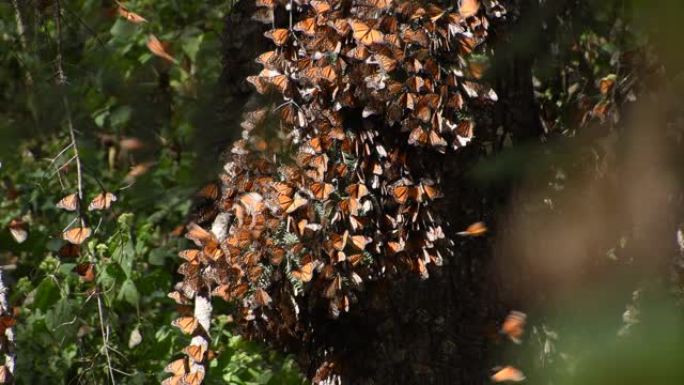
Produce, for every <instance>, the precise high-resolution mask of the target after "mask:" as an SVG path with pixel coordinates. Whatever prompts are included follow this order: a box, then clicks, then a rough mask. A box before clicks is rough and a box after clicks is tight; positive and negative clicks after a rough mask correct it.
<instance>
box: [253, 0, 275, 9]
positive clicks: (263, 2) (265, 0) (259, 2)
mask: <svg viewBox="0 0 684 385" xmlns="http://www.w3.org/2000/svg"><path fill="white" fill-rule="evenodd" d="M276 4H277V1H276V0H256V6H257V7H268V8H274V7H275V6H276Z"/></svg>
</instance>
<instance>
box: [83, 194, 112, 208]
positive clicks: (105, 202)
mask: <svg viewBox="0 0 684 385" xmlns="http://www.w3.org/2000/svg"><path fill="white" fill-rule="evenodd" d="M116 199H117V198H116V195H114V194H112V193H110V192H103V193H100V194H98V195H96V196H95V198H93V200H92V201H91V202H90V204H89V205H88V211H93V210H107V209H109V208H110V207H111V206H112V202H116Z"/></svg>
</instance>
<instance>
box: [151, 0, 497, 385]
mask: <svg viewBox="0 0 684 385" xmlns="http://www.w3.org/2000/svg"><path fill="white" fill-rule="evenodd" d="M256 4H257V12H256V14H255V15H254V19H256V20H259V21H262V22H265V23H268V24H271V25H272V26H273V27H274V28H273V29H271V30H269V31H268V32H267V33H266V37H268V38H269V39H270V40H272V41H273V50H272V51H268V52H265V53H263V54H261V55H260V56H259V57H258V58H257V59H256V60H257V62H258V63H259V64H261V65H262V66H263V70H262V71H261V72H260V73H259V74H258V75H254V76H250V77H248V79H247V81H248V82H250V83H251V84H252V85H253V86H254V87H255V88H256V90H257V92H259V93H260V94H264V95H266V94H271V95H274V94H275V95H278V96H280V97H281V98H282V103H281V104H280V105H278V106H277V107H276V106H269V107H264V108H262V109H258V110H255V111H251V112H248V113H246V114H245V116H244V120H243V122H242V128H243V129H244V130H243V133H242V134H243V135H242V139H241V140H239V141H237V142H236V143H235V144H234V145H233V147H232V150H231V154H230V156H231V159H230V162H229V163H228V164H226V166H225V167H224V173H223V174H222V175H221V185H220V186H219V185H209V186H207V187H205V188H204V189H203V190H202V192H201V195H203V196H215V197H216V199H217V200H218V211H219V212H220V214H219V215H218V217H217V218H216V220H215V221H214V226H212V231H208V230H206V229H205V228H203V227H201V226H199V225H198V224H195V223H192V224H190V225H189V226H188V231H187V234H186V237H187V238H188V239H190V240H191V241H193V242H194V244H195V246H197V248H193V249H188V250H184V251H182V252H180V257H181V258H182V259H183V260H184V262H183V263H182V265H181V266H180V268H179V273H180V274H181V275H183V281H182V282H179V283H178V284H177V285H176V287H175V289H174V291H173V292H172V293H170V294H169V296H170V297H171V298H173V299H174V300H175V301H176V302H177V303H178V304H180V305H187V304H189V303H191V301H192V300H193V298H197V296H204V295H211V296H214V297H219V298H222V299H223V300H225V301H229V302H232V303H234V304H235V305H236V311H235V317H234V318H235V320H236V321H237V323H238V325H239V326H240V327H241V329H240V330H241V332H242V333H243V334H244V335H246V336H248V337H252V338H258V339H268V340H269V341H271V342H274V343H286V341H299V342H300V343H301V341H302V340H304V341H305V340H308V339H310V338H312V334H311V333H313V331H312V329H313V328H312V327H311V325H309V324H307V322H310V321H309V320H310V318H311V317H306V316H303V314H306V313H305V312H307V313H308V312H315V311H324V312H327V313H328V315H329V316H331V317H333V318H336V317H338V316H340V314H342V313H344V312H347V311H349V309H350V307H351V306H352V305H353V303H354V302H355V301H356V299H357V295H358V293H359V292H360V291H361V290H362V288H363V285H364V282H368V281H373V280H377V279H382V278H385V277H391V276H393V275H394V274H399V273H402V274H403V273H407V272H410V273H414V274H416V275H418V276H420V277H421V278H427V277H428V266H429V265H430V264H435V265H439V264H441V263H442V255H441V253H440V249H443V246H442V244H443V243H445V242H447V241H448V240H447V239H446V237H445V234H444V232H443V230H442V227H441V225H440V219H439V217H438V216H437V215H435V213H434V207H433V202H434V201H435V200H436V199H438V198H440V197H441V196H442V193H441V190H440V175H439V172H438V171H436V170H425V168H422V167H421V168H417V167H415V162H414V160H412V159H410V158H411V156H410V154H415V153H416V152H417V151H435V152H437V153H443V152H445V151H447V150H450V149H458V148H460V147H462V146H465V145H466V144H467V143H468V142H469V141H470V139H471V138H472V136H473V129H474V122H473V121H472V118H471V117H470V116H471V115H470V108H472V106H473V105H475V104H478V103H480V104H487V103H492V102H494V101H495V100H496V94H495V93H494V92H493V91H492V90H491V89H490V88H488V87H486V86H485V85H483V84H482V83H480V82H479V79H480V77H481V76H482V72H483V68H482V67H481V65H478V64H476V63H474V62H472V63H471V62H469V60H468V59H469V57H470V56H469V55H471V54H473V53H476V52H479V53H482V52H485V51H484V49H485V47H484V44H483V43H484V42H485V39H486V37H487V30H488V26H489V19H490V18H492V17H494V18H496V17H501V16H502V15H503V14H505V11H504V9H503V8H502V7H501V6H500V5H499V4H498V3H497V1H496V0H489V1H483V2H480V1H479V0H462V1H461V2H460V4H459V5H458V6H448V7H442V6H438V5H436V4H431V3H425V4H424V3H422V2H418V1H413V0H408V1H392V0H351V1H340V0H295V1H281V0H256ZM279 7H282V8H284V9H285V13H286V14H289V15H290V20H289V21H280V20H274V17H275V16H274V15H276V14H282V13H281V12H276V9H277V8H279ZM276 22H286V23H287V24H288V26H287V27H284V28H275V26H276ZM274 121H275V122H276V125H277V126H278V127H277V129H276V130H273V122H274ZM265 137H268V139H269V140H268V141H266V140H264V139H263V138H265ZM428 173H430V174H428ZM219 222H225V227H224V228H223V229H221V227H220V226H217V225H216V224H217V223H219ZM216 229H220V230H219V231H218V232H217V230H216ZM468 231H469V232H468V234H465V232H464V234H462V235H479V234H481V233H483V232H484V231H485V230H484V226H483V225H481V226H479V227H478V229H475V230H472V231H470V230H468ZM471 232H472V233H473V234H471ZM475 233H477V234H475ZM174 324H175V325H176V326H178V327H179V328H180V329H181V330H183V331H184V332H185V333H187V334H190V335H193V336H195V337H197V336H200V335H203V334H205V331H204V330H202V328H201V327H198V322H197V319H195V318H194V317H193V316H188V317H181V318H179V319H178V320H177V321H175V322H174ZM193 341H197V340H196V339H195V338H193ZM188 349H194V350H197V351H196V352H195V351H193V352H189V351H188ZM208 352H209V350H208V349H207V348H206V346H204V345H197V344H195V343H194V342H191V345H190V346H189V347H188V348H187V349H186V352H185V353H186V355H187V357H185V358H181V359H179V360H177V361H174V363H175V364H174V363H172V365H173V367H171V366H172V365H170V366H169V367H168V368H167V371H168V372H169V373H172V377H169V378H167V379H166V380H165V384H185V383H190V384H195V383H199V382H201V380H202V378H203V376H204V371H203V370H202V369H201V368H199V367H198V365H200V366H201V365H202V364H203V363H204V362H206V361H205V360H206V359H207V357H206V355H205V354H206V353H208ZM195 353H197V354H195Z"/></svg>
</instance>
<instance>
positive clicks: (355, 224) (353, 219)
mask: <svg viewBox="0 0 684 385" xmlns="http://www.w3.org/2000/svg"><path fill="white" fill-rule="evenodd" d="M349 225H350V226H351V228H352V230H354V231H357V230H361V229H363V228H364V227H365V226H366V219H365V218H363V217H359V216H356V215H350V216H349Z"/></svg>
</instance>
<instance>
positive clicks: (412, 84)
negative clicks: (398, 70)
mask: <svg viewBox="0 0 684 385" xmlns="http://www.w3.org/2000/svg"><path fill="white" fill-rule="evenodd" d="M424 85H425V81H424V80H423V78H421V77H419V76H412V77H410V78H408V79H407V80H406V86H407V87H408V88H409V90H411V91H412V92H420V90H421V89H422V88H423V86H424Z"/></svg>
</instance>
